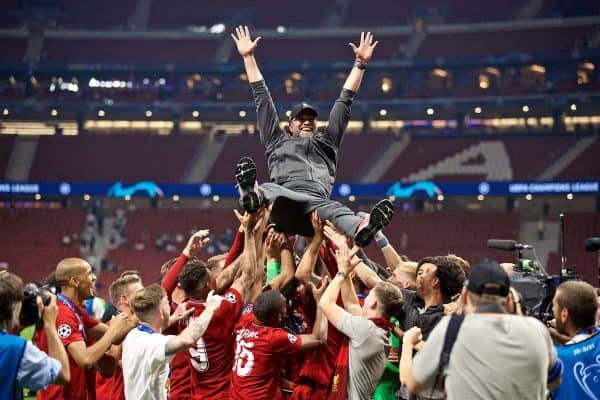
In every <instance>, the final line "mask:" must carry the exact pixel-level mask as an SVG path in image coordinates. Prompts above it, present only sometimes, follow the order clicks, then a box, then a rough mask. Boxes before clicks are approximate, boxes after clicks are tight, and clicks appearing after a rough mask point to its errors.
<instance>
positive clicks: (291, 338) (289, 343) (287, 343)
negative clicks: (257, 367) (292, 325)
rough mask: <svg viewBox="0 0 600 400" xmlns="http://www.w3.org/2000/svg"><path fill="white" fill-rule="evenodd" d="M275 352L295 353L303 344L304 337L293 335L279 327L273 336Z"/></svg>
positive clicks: (279, 353)
mask: <svg viewBox="0 0 600 400" xmlns="http://www.w3.org/2000/svg"><path fill="white" fill-rule="evenodd" d="M271 339H272V343H271V345H272V349H273V354H277V355H283V354H294V353H297V352H299V351H300V347H301V346H302V338H301V337H300V336H296V335H293V334H291V333H289V332H288V331H286V330H285V329H277V330H276V331H275V332H273V336H272V338H271Z"/></svg>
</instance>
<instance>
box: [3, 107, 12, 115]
mask: <svg viewBox="0 0 600 400" xmlns="http://www.w3.org/2000/svg"><path fill="white" fill-rule="evenodd" d="M8 114H10V112H9V111H8V108H5V109H4V110H2V115H4V116H7V115H8Z"/></svg>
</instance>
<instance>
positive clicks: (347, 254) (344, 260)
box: [335, 242, 360, 275]
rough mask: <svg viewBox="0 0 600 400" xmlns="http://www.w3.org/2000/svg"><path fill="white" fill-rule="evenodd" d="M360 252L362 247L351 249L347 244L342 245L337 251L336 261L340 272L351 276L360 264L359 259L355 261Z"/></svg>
mask: <svg viewBox="0 0 600 400" xmlns="http://www.w3.org/2000/svg"><path fill="white" fill-rule="evenodd" d="M359 250H360V247H358V246H356V245H355V246H354V247H352V248H350V247H348V244H347V243H345V242H344V243H340V245H339V246H338V248H337V249H336V250H335V260H336V262H337V266H338V270H339V271H342V272H344V273H345V274H346V275H350V273H351V272H352V271H353V270H354V268H356V266H357V265H358V264H360V259H359V258H357V259H355V260H353V259H354V256H355V255H356V253H358V252H359Z"/></svg>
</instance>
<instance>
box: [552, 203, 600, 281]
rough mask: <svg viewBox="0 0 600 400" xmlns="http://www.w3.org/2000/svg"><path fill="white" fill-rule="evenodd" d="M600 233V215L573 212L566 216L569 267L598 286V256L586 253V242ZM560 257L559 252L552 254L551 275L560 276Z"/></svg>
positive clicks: (566, 245) (566, 243) (599, 272)
mask: <svg viewBox="0 0 600 400" xmlns="http://www.w3.org/2000/svg"><path fill="white" fill-rule="evenodd" d="M598 232H600V215H598V214H597V213H589V212H587V213H586V212H573V213H566V214H565V237H566V238H567V240H566V241H565V255H566V257H567V267H568V268H569V269H574V270H575V272H576V273H577V274H578V275H579V276H581V278H582V279H583V280H585V281H587V282H590V283H591V284H592V285H596V286H597V285H598V283H599V282H598V279H599V277H600V271H599V270H598V268H600V265H599V263H598V254H596V253H594V252H592V253H586V252H584V251H583V249H584V245H583V243H584V241H585V240H586V239H587V238H589V237H592V236H598ZM560 265H561V261H560V255H559V253H558V251H556V252H551V253H550V255H549V258H548V270H549V272H550V273H551V274H558V273H559V270H560Z"/></svg>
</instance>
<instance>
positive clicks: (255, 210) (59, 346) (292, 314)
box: [0, 26, 600, 400]
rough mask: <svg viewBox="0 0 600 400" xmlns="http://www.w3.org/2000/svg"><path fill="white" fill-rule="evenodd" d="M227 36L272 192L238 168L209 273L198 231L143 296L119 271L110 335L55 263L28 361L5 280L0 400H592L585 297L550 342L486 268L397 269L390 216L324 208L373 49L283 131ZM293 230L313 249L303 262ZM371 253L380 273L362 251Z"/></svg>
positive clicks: (249, 54) (257, 77) (591, 321)
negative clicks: (336, 89) (233, 199)
mask: <svg viewBox="0 0 600 400" xmlns="http://www.w3.org/2000/svg"><path fill="white" fill-rule="evenodd" d="M232 37H233V39H234V41H235V44H236V47H237V49H238V52H239V53H240V55H241V56H242V59H243V62H244V66H245V69H246V72H247V75H248V80H249V83H250V85H251V87H252V91H253V95H254V98H255V103H256V105H257V114H258V129H259V132H260V139H261V141H262V142H263V144H264V145H265V147H266V152H267V159H268V164H269V169H270V177H271V182H269V183H266V184H262V185H260V186H259V185H258V184H257V182H256V166H255V165H254V163H253V161H252V160H250V159H248V158H243V159H242V160H240V163H239V164H238V166H237V168H236V180H237V182H238V185H239V188H240V195H241V205H242V206H243V208H244V209H245V212H244V214H243V215H242V214H240V213H239V212H238V211H237V210H234V212H235V214H236V217H237V218H238V220H239V227H238V229H237V231H236V235H235V238H234V240H233V244H232V245H231V247H230V248H229V250H228V251H227V252H225V253H223V254H220V255H216V256H212V257H211V258H209V259H208V260H207V261H206V262H204V261H202V260H200V259H199V258H198V255H199V254H200V251H201V249H202V248H203V247H204V246H205V245H207V244H208V242H209V232H208V230H200V231H198V232H196V233H195V234H193V235H192V236H191V237H190V239H189V241H188V243H187V245H186V247H185V248H184V249H183V251H182V253H181V254H180V255H179V257H177V258H174V259H172V260H170V261H168V262H167V263H165V264H164V265H163V266H162V267H161V268H160V276H161V279H160V285H159V284H150V285H148V286H145V287H144V285H143V282H142V280H141V277H140V275H139V274H138V273H137V272H136V271H133V270H132V271H125V272H123V273H122V274H121V276H120V277H119V278H118V279H117V280H116V281H114V282H112V284H111V285H110V288H109V293H110V301H111V302H112V304H113V305H114V308H113V309H114V313H113V315H111V316H110V318H109V317H107V318H106V319H105V320H106V323H103V322H100V321H98V320H96V319H95V318H93V317H91V316H89V315H87V314H86V311H85V309H84V308H82V305H83V303H84V302H85V301H86V299H88V298H90V297H91V296H93V295H94V283H95V279H96V277H95V275H94V272H93V270H92V268H91V267H90V265H89V264H88V263H87V262H86V261H85V260H83V259H79V258H68V259H64V260H62V261H60V262H59V263H58V265H57V267H56V271H55V273H54V275H53V277H52V281H53V282H54V285H55V287H56V288H57V289H58V293H57V294H56V296H54V295H50V294H47V293H46V292H42V293H40V294H41V295H40V296H39V297H38V301H37V307H38V310H39V318H41V321H40V322H38V323H37V324H36V329H35V334H34V336H33V343H35V346H34V345H33V344H32V343H31V342H28V341H26V340H25V339H22V338H20V337H18V336H16V335H13V334H12V333H14V332H16V330H17V329H18V325H19V316H20V314H21V307H22V301H23V297H24V296H23V284H22V282H21V280H20V279H19V278H18V277H17V276H16V275H14V274H13V273H10V272H7V271H4V272H0V328H1V329H2V330H1V331H0V335H1V339H2V340H1V341H0V365H2V368H0V382H2V385H1V386H0V399H1V400H4V399H14V398H19V397H20V395H21V390H22V388H28V389H35V390H38V393H37V397H38V399H40V400H59V399H68V400H90V399H97V400H108V399H110V400H113V399H127V400H137V399H157V400H166V399H171V400H189V399H194V400H201V399H213V400H225V399H235V400H247V399H257V400H266V399H268V400H271V399H275V400H280V399H281V400H283V399H293V400H303V399H306V400H309V399H311V400H312V399H328V400H341V399H351V400H366V399H372V398H375V399H382V400H383V399H411V400H412V399H444V398H448V399H457V400H459V399H460V400H465V399H485V400H488V399H519V400H521V399H539V400H542V399H545V398H546V397H547V395H548V393H549V392H551V395H552V397H553V398H554V399H559V400H562V399H565V400H567V399H568V400H571V399H586V398H589V399H598V398H599V397H600V334H599V331H600V328H598V326H597V325H598V321H597V310H598V300H597V296H596V291H595V289H594V288H593V287H592V286H590V285H589V284H587V283H584V282H579V281H568V282H565V283H563V284H561V285H560V287H559V288H558V289H557V291H556V295H555V297H554V300H553V310H552V311H553V314H554V317H555V318H554V320H553V321H552V324H551V326H549V327H547V326H545V325H544V324H542V323H541V322H540V321H538V320H536V319H534V318H532V317H528V316H526V315H525V314H526V313H527V310H526V309H525V308H524V307H523V300H522V298H521V296H520V295H519V293H518V292H517V291H515V290H514V288H511V285H510V278H509V272H507V270H505V268H504V267H502V266H500V265H499V264H497V263H495V262H493V261H489V260H488V261H482V262H478V263H477V264H475V265H474V266H473V267H471V266H470V264H469V263H468V262H467V261H466V260H464V259H463V258H461V257H459V256H456V255H432V256H431V257H426V258H423V259H421V260H419V261H418V262H413V261H410V260H408V259H407V258H405V257H403V256H400V255H399V254H398V253H397V252H396V250H395V249H394V248H393V247H392V245H391V244H390V241H389V240H388V238H387V237H386V236H385V234H384V233H383V231H382V228H383V227H385V225H387V223H388V222H389V221H390V219H391V217H392V214H393V205H392V204H391V202H389V201H388V200H383V201H380V202H379V203H378V204H377V205H375V207H374V208H373V209H372V211H371V213H370V214H369V215H365V216H361V215H358V214H354V212H353V211H352V210H350V209H348V208H347V207H345V206H344V205H343V204H341V203H338V202H335V201H333V200H331V199H330V195H331V187H332V184H333V182H334V180H335V175H336V168H337V159H338V157H337V155H338V150H339V146H340V144H341V141H342V136H343V134H344V130H345V127H346V126H347V122H348V120H349V118H350V105H351V103H352V99H353V97H354V95H355V93H356V91H357V90H358V87H359V86H360V82H361V79H362V77H363V74H364V71H365V69H366V65H367V63H368V62H369V61H370V59H371V56H372V53H373V49H374V48H375V46H376V45H377V41H374V39H373V36H372V35H371V34H370V33H367V34H366V35H365V34H364V33H363V34H362V35H361V40H360V43H359V45H358V46H355V45H354V44H350V47H351V48H352V50H353V52H354V54H355V57H356V58H355V63H354V65H353V67H352V70H351V72H350V73H349V75H348V77H347V79H346V82H345V83H344V86H343V89H342V92H341V95H340V97H339V98H338V99H337V100H336V102H335V104H334V106H333V108H332V111H331V114H330V118H329V124H328V126H327V128H326V129H325V130H324V132H322V133H318V132H317V129H316V128H317V121H316V118H317V116H318V113H317V112H316V110H315V109H314V108H312V107H311V106H309V105H308V104H306V103H302V104H300V105H298V106H297V107H295V108H294V111H292V113H291V115H290V121H289V124H288V126H287V127H286V130H285V131H283V130H282V129H281V128H280V123H279V119H278V117H277V112H276V109H275V105H274V103H273V101H272V99H271V97H270V94H269V91H268V89H267V86H266V84H265V81H264V79H263V77H262V74H261V73H260V70H259V68H258V64H257V62H256V59H255V58H254V51H255V50H256V47H257V44H258V41H259V40H260V37H258V38H255V39H254V40H252V39H251V38H250V33H249V30H248V28H247V27H242V26H240V27H238V28H237V29H236V32H235V34H232ZM282 199H283V201H282ZM308 216H310V218H308ZM338 228H339V229H338ZM282 232H293V233H294V234H284V233H282ZM297 233H300V234H302V236H308V239H307V240H308V243H309V244H308V246H307V247H306V248H305V250H304V252H303V253H302V254H296V252H295V250H294V248H295V246H294V244H295V240H296V239H297V235H296V234H297ZM393 239H395V240H399V238H393ZM372 240H375V242H376V243H377V245H378V247H379V248H380V249H381V251H382V252H383V255H384V258H385V260H386V264H387V265H386V266H380V265H378V264H377V263H374V262H373V261H371V260H369V259H368V258H367V256H366V255H365V253H364V251H361V247H364V246H366V245H367V244H368V243H370V242H371V241H372ZM357 245H358V246H357ZM359 246H360V247H359ZM144 268H145V269H147V268H151V266H147V265H145V266H144ZM157 270H158V266H157ZM157 275H158V273H157ZM146 284H148V282H146ZM44 300H46V301H44ZM553 341H554V342H555V344H553ZM36 346H37V347H36Z"/></svg>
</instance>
